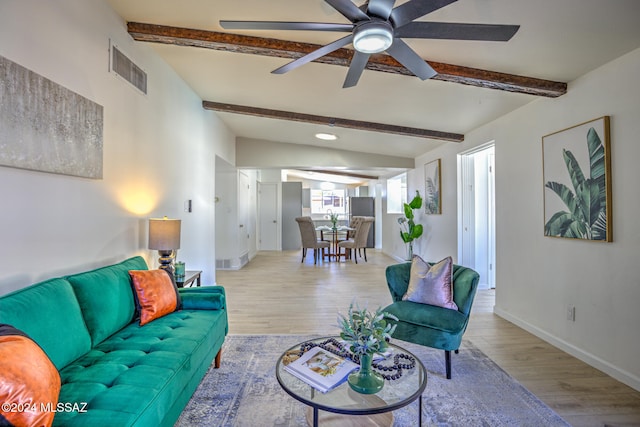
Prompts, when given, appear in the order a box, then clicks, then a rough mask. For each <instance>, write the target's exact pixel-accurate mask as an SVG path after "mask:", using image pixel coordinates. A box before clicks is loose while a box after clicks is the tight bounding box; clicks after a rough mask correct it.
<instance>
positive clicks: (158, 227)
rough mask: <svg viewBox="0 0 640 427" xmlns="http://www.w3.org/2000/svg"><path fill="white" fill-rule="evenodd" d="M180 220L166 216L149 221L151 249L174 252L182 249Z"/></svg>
mask: <svg viewBox="0 0 640 427" xmlns="http://www.w3.org/2000/svg"><path fill="white" fill-rule="evenodd" d="M180 222H181V221H180V220H179V219H168V218H167V217H166V216H165V217H164V218H162V219H160V218H150V219H149V249H155V250H158V251H172V250H175V249H180Z"/></svg>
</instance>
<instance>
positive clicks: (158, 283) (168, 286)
mask: <svg viewBox="0 0 640 427" xmlns="http://www.w3.org/2000/svg"><path fill="white" fill-rule="evenodd" d="M129 275H130V276H131V281H132V282H133V289H134V290H135V293H136V296H137V300H138V305H139V306H140V326H143V325H146V324H147V323H149V322H151V321H152V320H155V319H158V318H160V317H162V316H166V315H167V314H169V313H173V312H174V311H176V309H177V308H178V296H177V293H176V290H175V288H174V286H173V283H172V281H171V277H170V276H169V274H168V273H167V272H166V271H164V270H132V271H129Z"/></svg>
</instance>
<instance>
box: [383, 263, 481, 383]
mask: <svg viewBox="0 0 640 427" xmlns="http://www.w3.org/2000/svg"><path fill="white" fill-rule="evenodd" d="M410 272H411V263H410V262H407V263H403V264H395V265H390V266H389V267H387V269H386V277H387V285H388V286H389V291H390V292H391V297H392V299H393V301H394V302H393V303H392V304H391V305H389V306H387V307H386V308H385V309H384V311H386V312H388V313H391V314H393V315H394V316H396V317H397V318H398V322H394V321H392V322H393V323H396V324H397V327H396V330H395V332H394V334H393V337H394V338H397V339H400V340H404V341H409V342H412V343H415V344H420V345H424V346H427V347H432V348H438V349H441V350H444V354H445V365H446V375H447V379H451V350H453V351H455V353H458V348H459V347H460V342H461V341H462V335H463V334H464V332H465V330H466V329H467V324H468V323H469V314H470V313H471V305H472V304H473V298H474V297H475V294H476V290H477V288H478V281H479V280H480V276H479V275H478V273H476V272H475V271H474V270H472V269H470V268H467V267H463V266H460V265H455V264H454V265H453V274H452V280H453V300H454V302H455V303H456V305H457V306H458V310H451V309H448V308H442V307H436V306H433V305H428V304H419V303H415V302H411V301H403V300H402V297H403V295H404V294H405V293H406V292H407V288H408V287H409V278H410Z"/></svg>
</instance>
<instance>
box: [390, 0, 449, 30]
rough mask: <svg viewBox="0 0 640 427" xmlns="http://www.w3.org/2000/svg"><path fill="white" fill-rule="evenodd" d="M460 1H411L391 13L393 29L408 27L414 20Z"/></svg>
mask: <svg viewBox="0 0 640 427" xmlns="http://www.w3.org/2000/svg"><path fill="white" fill-rule="evenodd" d="M456 1H458V0H411V1H408V2H406V3H404V4H401V5H400V6H398V7H396V8H395V9H393V10H392V11H391V16H390V20H391V24H392V25H393V28H400V27H402V26H403V25H407V24H408V23H409V22H411V21H413V20H414V19H417V18H420V17H421V16H424V15H426V14H427V13H431V12H433V11H436V10H438V9H441V8H443V7H445V6H448V5H450V4H451V3H455V2H456Z"/></svg>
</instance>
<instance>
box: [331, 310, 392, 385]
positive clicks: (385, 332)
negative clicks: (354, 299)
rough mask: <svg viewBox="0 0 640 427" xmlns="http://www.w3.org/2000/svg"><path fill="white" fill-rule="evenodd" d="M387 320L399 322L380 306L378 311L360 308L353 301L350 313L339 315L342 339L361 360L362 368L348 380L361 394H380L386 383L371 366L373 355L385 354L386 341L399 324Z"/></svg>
mask: <svg viewBox="0 0 640 427" xmlns="http://www.w3.org/2000/svg"><path fill="white" fill-rule="evenodd" d="M386 319H392V320H395V321H397V320H398V318H397V317H395V316H394V315H392V314H389V313H387V312H383V311H382V308H381V307H378V309H377V310H376V311H368V310H367V309H366V308H364V309H360V308H359V307H355V308H354V305H353V303H351V304H350V305H349V312H348V314H347V316H343V315H342V314H340V315H339V317H338V325H339V326H340V329H341V332H340V338H342V339H343V340H344V341H346V343H347V345H348V346H349V350H350V351H351V353H353V355H354V356H355V358H356V359H358V360H356V362H357V361H359V362H360V370H359V371H358V372H355V373H353V374H351V375H349V378H348V380H347V381H348V382H349V385H350V386H351V388H352V389H354V390H355V391H357V392H359V393H364V394H373V393H377V392H378V391H380V390H381V389H382V387H383V386H384V378H382V376H381V375H380V374H378V373H377V372H375V371H374V370H373V368H372V366H371V364H372V362H373V356H374V355H375V354H376V353H383V352H384V351H385V350H386V349H387V342H388V341H389V339H391V335H392V334H393V332H394V331H395V329H396V325H395V324H394V325H392V324H391V323H388V322H387V321H386Z"/></svg>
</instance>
